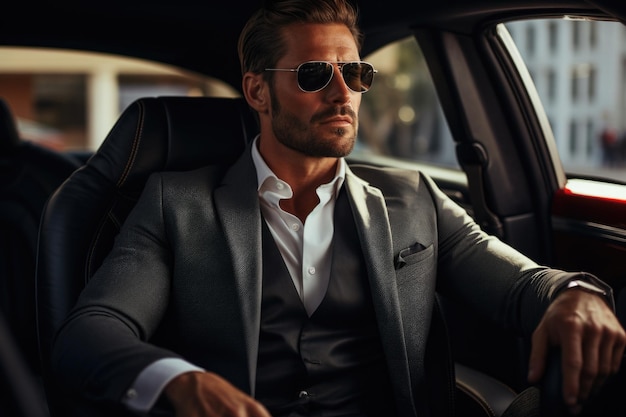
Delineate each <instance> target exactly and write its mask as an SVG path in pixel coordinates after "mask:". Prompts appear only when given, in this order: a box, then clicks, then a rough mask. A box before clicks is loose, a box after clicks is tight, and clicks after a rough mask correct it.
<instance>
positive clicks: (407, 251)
mask: <svg viewBox="0 0 626 417" xmlns="http://www.w3.org/2000/svg"><path fill="white" fill-rule="evenodd" d="M424 249H426V246H424V245H422V244H421V243H419V242H415V243H414V244H412V245H411V246H409V247H408V248H404V249H402V250H401V251H400V252H398V256H396V261H395V267H396V269H400V268H402V267H403V266H405V265H406V264H407V262H406V258H407V257H409V256H410V255H413V254H414V253H418V252H421V251H423V250H424Z"/></svg>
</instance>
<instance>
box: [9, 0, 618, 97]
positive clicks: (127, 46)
mask: <svg viewBox="0 0 626 417" xmlns="http://www.w3.org/2000/svg"><path fill="white" fill-rule="evenodd" d="M261 3H262V1H260V0H236V1H230V2H221V1H220V2H213V1H206V0H205V1H203V2H197V1H194V2H191V1H190V0H177V1H165V0H160V1H149V0H127V1H120V0H114V1H108V2H86V1H80V2H79V1H72V2H47V1H46V2H44V1H43V0H41V1H35V2H33V1H23V2H15V3H14V4H13V5H12V8H13V10H12V12H8V9H6V10H5V12H4V13H2V14H1V16H0V45H11V46H39V47H64V48H72V49H79V50H91V51H96V52H108V53H115V54H121V55H128V56H133V57H139V58H144V59H149V60H155V61H158V62H163V63H167V64H172V65H175V66H178V67H180V68H183V69H186V70H189V71H192V72H196V73H199V74H203V75H209V76H213V77H215V78H218V79H221V80H224V81H226V82H228V83H229V84H231V85H232V86H233V87H235V88H236V89H238V88H239V83H240V81H239V80H240V71H239V64H238V58H237V54H236V45H237V36H238V34H239V31H240V29H241V27H242V26H243V24H244V22H245V20H246V18H247V16H249V15H250V14H251V13H252V12H253V10H255V9H256V8H257V7H258V6H259V5H260V4H261ZM357 3H358V7H359V9H360V23H361V28H362V29H363V31H364V33H365V44H364V47H363V51H362V52H363V55H364V56H365V55H367V54H368V53H369V52H371V51H374V50H376V49H377V48H378V47H379V46H382V45H384V44H386V43H387V42H389V41H392V40H395V39H399V38H402V37H405V36H408V35H409V34H410V33H411V28H412V27H416V26H429V27H438V28H445V29H447V30H452V31H457V32H467V33H470V32H472V31H473V30H475V29H476V28H477V27H481V26H482V25H483V24H485V23H486V22H489V21H492V20H494V19H505V18H507V17H508V16H513V15H515V14H519V13H520V11H526V12H528V11H531V12H532V13H534V14H546V15H548V14H554V13H555V12H557V11H559V10H563V9H568V10H572V11H573V12H577V11H578V12H580V13H585V14H592V15H602V14H603V13H605V12H610V13H613V14H616V15H617V16H622V17H623V16H624V8H625V7H624V5H612V2H611V1H610V0H594V1H585V0H562V1H555V0H551V1H539V0H439V1H436V2H434V1H430V0H428V1H425V0H413V1H407V0H384V1H381V0H359V1H357ZM620 3H621V2H620Z"/></svg>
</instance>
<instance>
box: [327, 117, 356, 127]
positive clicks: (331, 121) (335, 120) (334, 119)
mask: <svg viewBox="0 0 626 417" xmlns="http://www.w3.org/2000/svg"><path fill="white" fill-rule="evenodd" d="M321 123H322V124H341V125H345V124H348V125H352V118H351V117H348V116H337V117H330V118H328V119H325V120H322V122H321Z"/></svg>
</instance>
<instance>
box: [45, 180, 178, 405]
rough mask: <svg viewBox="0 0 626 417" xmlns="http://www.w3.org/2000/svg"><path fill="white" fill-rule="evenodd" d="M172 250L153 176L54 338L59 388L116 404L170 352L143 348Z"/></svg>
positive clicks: (158, 312)
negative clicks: (136, 379) (166, 233)
mask: <svg viewBox="0 0 626 417" xmlns="http://www.w3.org/2000/svg"><path fill="white" fill-rule="evenodd" d="M170 261H171V251H170V248H169V247H168V243H167V240H166V239H165V227H164V222H163V211H162V180H161V177H160V175H156V174H154V175H153V176H151V177H150V179H149V180H148V182H147V184H146V186H145V188H144V192H143V194H142V196H141V198H140V199H139V201H138V203H137V204H136V206H135V208H134V209H133V211H131V213H130V214H129V216H128V219H127V221H126V222H125V224H124V226H123V228H122V230H121V231H120V234H119V235H118V237H117V238H116V242H115V245H114V248H113V250H112V251H111V253H110V254H109V256H108V257H107V259H106V260H105V261H104V263H103V265H102V267H101V268H100V269H99V270H98V271H97V272H96V273H95V275H94V276H93V278H92V279H91V280H90V281H89V282H88V284H87V285H86V287H85V289H84V290H83V292H82V293H81V295H80V297H79V300H78V302H77V304H76V306H75V308H74V309H73V311H72V312H71V313H70V315H69V317H68V318H67V319H66V321H65V322H64V324H63V325H62V327H61V329H60V330H59V331H58V332H57V335H56V339H55V343H54V346H53V350H52V358H51V363H52V371H53V374H54V376H55V378H56V380H57V381H58V383H59V384H61V385H62V386H64V387H68V388H69V389H70V390H71V391H73V392H74V393H75V395H79V393H80V394H81V395H85V396H86V397H87V398H88V399H91V400H106V401H107V402H109V403H118V402H119V401H120V399H121V398H122V396H123V395H124V393H125V392H126V390H127V388H128V387H129V386H130V385H131V384H132V382H133V381H134V379H135V377H136V376H137V375H138V374H139V372H140V371H141V370H142V369H143V368H145V367H146V366H147V365H148V364H150V363H152V362H154V361H156V360H158V359H161V358H165V357H176V356H177V355H175V354H174V353H172V352H170V351H167V350H165V349H161V348H158V347H155V346H153V345H151V344H148V343H147V342H146V341H147V340H148V339H149V338H150V336H151V335H152V334H153V333H154V332H155V330H156V329H157V327H158V326H159V323H160V322H161V319H162V317H163V315H164V312H165V310H166V307H167V304H168V297H169V291H170V285H171V284H170V278H171V266H170Z"/></svg>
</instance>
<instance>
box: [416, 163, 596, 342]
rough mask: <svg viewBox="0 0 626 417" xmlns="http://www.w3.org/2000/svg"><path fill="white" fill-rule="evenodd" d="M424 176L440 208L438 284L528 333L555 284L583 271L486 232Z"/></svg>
mask: <svg viewBox="0 0 626 417" xmlns="http://www.w3.org/2000/svg"><path fill="white" fill-rule="evenodd" d="M422 178H423V180H424V181H425V182H426V184H427V186H428V188H429V190H430V193H431V195H432V198H433V202H434V205H435V210H436V212H437V213H436V217H437V234H438V242H439V244H438V262H437V268H438V282H437V290H438V291H439V292H441V293H442V294H445V295H446V296H449V297H451V298H452V299H454V300H458V301H459V302H462V303H464V304H466V305H468V307H469V308H470V309H473V310H475V311H477V312H479V313H480V314H482V315H483V316H485V317H487V318H489V319H490V320H491V321H493V322H496V323H499V324H500V325H502V326H504V327H507V328H513V329H515V330H516V331H517V332H518V333H519V334H522V335H526V336H528V335H530V334H531V333H532V331H533V330H534V329H535V327H536V326H537V324H538V323H539V321H540V319H541V317H542V316H543V313H544V312H545V310H546V308H547V307H548V305H549V303H550V302H551V300H552V299H553V296H554V295H555V294H556V290H557V289H558V288H559V287H561V286H562V285H563V284H564V283H565V282H567V281H570V280H573V279H577V278H580V276H581V275H584V274H578V273H569V272H565V271H561V270H556V269H552V268H548V267H546V266H542V265H539V264H537V263H536V262H534V261H533V260H531V259H530V258H528V257H527V256H525V255H523V254H522V253H520V252H519V251H517V250H515V249H514V248H512V247H510V246H509V245H507V244H506V243H504V242H502V241H501V240H499V239H498V238H497V237H495V236H492V235H488V234H486V233H485V232H483V231H482V230H481V229H480V227H479V226H478V224H476V223H475V222H474V221H473V219H472V218H471V217H470V216H469V215H468V214H467V212H466V211H465V210H464V209H463V208H462V207H460V206H459V205H457V204H456V203H455V202H454V201H452V200H451V199H450V198H448V197H447V196H446V195H445V194H444V193H443V192H442V191H441V190H440V189H439V188H438V187H437V186H436V185H435V183H434V182H433V181H432V179H430V178H429V177H428V176H425V175H423V176H422Z"/></svg>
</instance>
